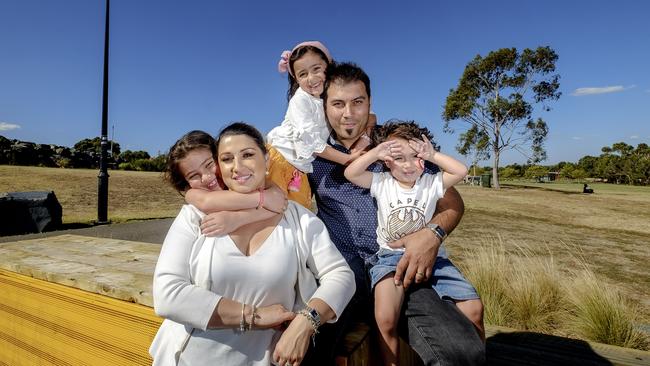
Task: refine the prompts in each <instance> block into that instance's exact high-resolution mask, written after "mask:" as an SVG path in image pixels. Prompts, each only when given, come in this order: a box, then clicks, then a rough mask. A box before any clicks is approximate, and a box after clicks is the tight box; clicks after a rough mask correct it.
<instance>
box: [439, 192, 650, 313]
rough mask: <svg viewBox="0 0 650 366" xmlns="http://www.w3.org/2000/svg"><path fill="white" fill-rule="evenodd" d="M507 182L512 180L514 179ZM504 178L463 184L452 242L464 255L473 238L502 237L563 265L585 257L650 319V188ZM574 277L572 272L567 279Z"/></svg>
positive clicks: (452, 249)
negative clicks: (589, 191) (496, 185)
mask: <svg viewBox="0 0 650 366" xmlns="http://www.w3.org/2000/svg"><path fill="white" fill-rule="evenodd" d="M508 183H509V182H506V184H508ZM523 185H524V184H523V183H517V184H516V185H515V184H513V185H506V186H505V187H503V188H502V189H501V190H500V191H497V190H493V189H486V188H480V187H476V186H462V185H461V186H457V189H458V190H459V192H460V193H461V195H462V196H463V199H464V201H465V208H466V211H465V216H464V217H463V221H462V222H461V223H460V225H459V226H458V228H457V229H456V230H455V231H454V232H453V234H452V235H451V236H450V237H449V239H448V241H447V246H448V250H449V251H450V252H451V253H452V256H453V257H454V259H456V260H459V261H462V260H463V257H464V256H465V253H466V252H467V251H468V250H470V249H471V248H473V247H474V246H475V245H478V244H480V243H484V242H486V241H487V242H490V241H494V239H495V238H501V239H502V241H503V242H504V243H506V244H507V245H509V246H512V251H513V252H516V247H517V246H521V247H526V248H530V249H532V250H533V251H534V253H535V254H536V255H540V256H549V253H551V254H552V256H553V258H554V261H555V262H556V264H557V265H558V266H559V267H560V268H564V269H567V270H568V269H574V268H575V267H576V266H577V265H578V263H580V262H581V261H582V260H583V261H584V262H586V263H588V264H589V265H590V266H591V268H592V269H593V270H594V272H595V273H596V274H597V275H598V276H599V278H600V279H602V280H603V281H605V282H607V283H608V284H611V285H612V286H616V287H617V288H619V289H620V290H621V291H622V292H623V293H624V294H625V295H626V296H627V297H628V298H629V299H631V300H632V301H634V302H636V303H638V304H640V305H641V311H642V312H643V314H642V315H643V318H644V321H645V322H648V321H649V320H650V271H648V268H649V267H648V266H649V265H648V263H650V225H649V224H650V187H630V186H622V185H609V184H591V185H590V186H591V187H592V188H593V189H594V191H595V192H596V193H595V194H593V195H585V194H582V193H581V192H582V185H578V184H570V183H559V184H555V183H543V184H528V183H526V186H525V187H524V186H523ZM568 280H571V278H568Z"/></svg>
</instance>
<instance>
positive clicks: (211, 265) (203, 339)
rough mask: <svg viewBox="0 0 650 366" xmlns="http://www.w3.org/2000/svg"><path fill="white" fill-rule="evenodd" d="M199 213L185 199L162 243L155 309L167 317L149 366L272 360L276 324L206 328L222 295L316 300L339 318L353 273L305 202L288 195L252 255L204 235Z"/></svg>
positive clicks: (252, 300) (259, 301) (263, 300)
mask: <svg viewBox="0 0 650 366" xmlns="http://www.w3.org/2000/svg"><path fill="white" fill-rule="evenodd" d="M202 216H203V214H202V213H201V212H200V211H198V210H197V209H196V208H195V207H193V206H190V205H185V206H184V207H183V209H182V210H181V213H180V214H179V215H178V217H177V218H176V220H175V221H174V223H173V224H172V227H171V228H170V230H169V233H168V234H167V237H166V238H165V242H164V243H163V247H162V250H161V253H160V257H159V259H158V263H157V265H156V270H155V273H154V286H153V295H154V309H155V311H156V313H157V314H158V315H160V316H162V317H164V318H165V319H166V320H165V321H164V322H163V324H162V325H161V327H160V329H159V331H158V334H157V335H156V338H155V339H154V341H153V343H152V345H151V348H150V350H149V352H150V354H151V355H152V356H153V358H154V365H177V364H179V365H183V364H188V365H269V364H270V362H271V357H272V354H273V350H274V347H275V343H276V342H277V340H278V339H279V336H280V334H279V333H278V332H276V331H275V330H273V329H270V330H252V331H248V332H245V333H240V332H239V331H238V330H237V329H231V328H228V329H207V324H208V321H209V319H210V317H211V316H212V313H213V311H214V309H215V307H216V306H217V304H218V302H219V300H220V299H221V298H222V296H223V297H226V298H229V299H233V300H235V301H239V302H245V303H247V304H254V305H255V306H257V307H260V306H267V305H271V304H282V305H284V306H285V308H287V309H294V310H296V309H301V308H303V307H304V306H305V303H306V302H308V301H309V299H311V298H319V299H321V300H323V301H325V302H326V303H327V304H328V305H329V306H330V307H331V308H332V310H334V312H335V313H336V316H337V318H338V316H339V315H340V314H341V312H342V311H343V309H344V308H345V306H346V305H347V303H348V301H349V300H350V298H351V297H352V295H353V293H354V290H355V288H354V275H353V273H352V271H351V270H350V268H349V267H348V266H347V263H346V262H345V260H344V259H343V257H342V256H341V255H340V253H339V252H338V250H337V249H336V248H335V247H334V245H333V244H332V242H331V241H330V239H329V235H328V234H327V230H326V228H325V226H324V225H323V223H322V221H320V219H318V218H317V217H316V216H314V215H313V213H311V212H310V211H308V210H307V209H305V208H304V207H302V206H300V205H298V204H296V203H294V202H292V201H289V207H288V208H287V210H286V212H285V215H284V217H283V218H282V220H281V221H280V222H279V223H278V225H277V226H276V227H275V229H274V230H273V231H272V233H271V234H270V235H269V237H268V238H267V239H266V240H265V241H264V243H262V245H261V246H260V247H259V248H258V250H257V251H256V252H255V253H253V254H252V255H250V256H245V255H243V254H242V253H241V252H240V251H239V249H238V248H237V247H236V245H235V243H234V242H233V241H232V240H231V239H230V237H229V236H221V237H216V238H207V237H205V236H203V235H201V234H200V230H199V229H198V225H199V223H200V218H201V217H202ZM314 253H318V254H317V255H313V254H314ZM305 273H307V274H305ZM316 279H318V280H319V282H320V286H319V287H318V288H316V281H315V280H316Z"/></svg>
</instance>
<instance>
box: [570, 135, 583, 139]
mask: <svg viewBox="0 0 650 366" xmlns="http://www.w3.org/2000/svg"><path fill="white" fill-rule="evenodd" d="M571 139H572V140H582V137H580V136H573V137H571Z"/></svg>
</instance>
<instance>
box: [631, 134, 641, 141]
mask: <svg viewBox="0 0 650 366" xmlns="http://www.w3.org/2000/svg"><path fill="white" fill-rule="evenodd" d="M630 138H631V139H632V140H636V139H638V138H639V135H632V136H630Z"/></svg>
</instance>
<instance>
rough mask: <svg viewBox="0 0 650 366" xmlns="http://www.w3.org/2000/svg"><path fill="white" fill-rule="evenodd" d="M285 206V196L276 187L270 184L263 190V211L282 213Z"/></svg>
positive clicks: (286, 201)
mask: <svg viewBox="0 0 650 366" xmlns="http://www.w3.org/2000/svg"><path fill="white" fill-rule="evenodd" d="M303 184H309V183H303ZM287 204H288V200H287V195H286V194H285V193H284V191H282V190H281V189H280V187H278V186H277V185H275V184H271V185H270V186H269V187H268V188H267V189H265V190H264V203H263V204H262V207H264V208H265V209H267V210H269V211H271V212H275V213H283V212H284V210H286V209H287Z"/></svg>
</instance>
